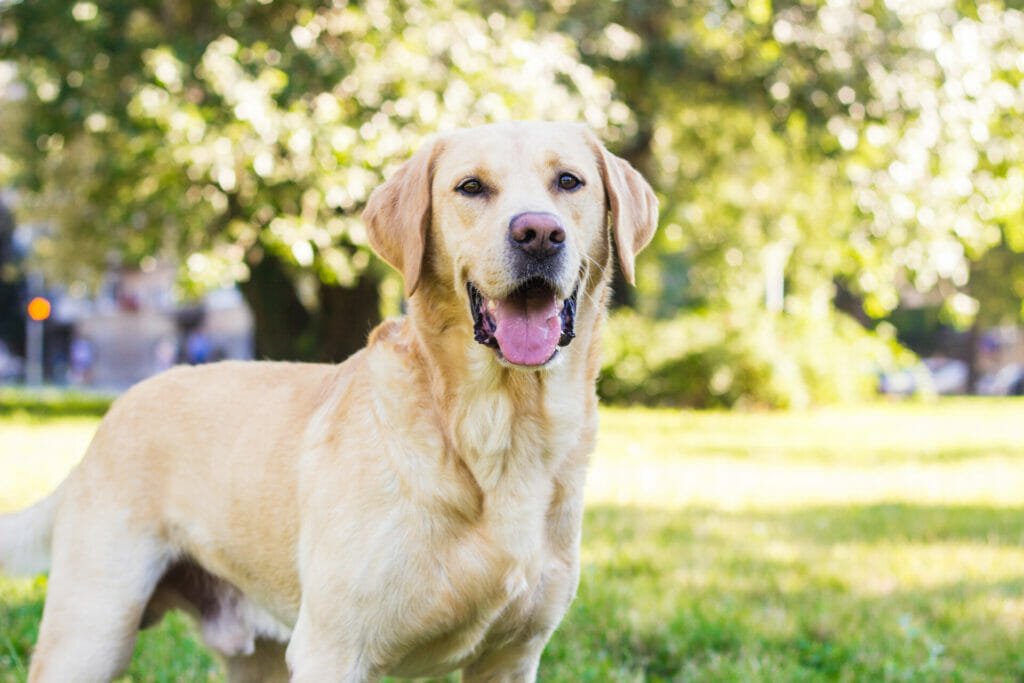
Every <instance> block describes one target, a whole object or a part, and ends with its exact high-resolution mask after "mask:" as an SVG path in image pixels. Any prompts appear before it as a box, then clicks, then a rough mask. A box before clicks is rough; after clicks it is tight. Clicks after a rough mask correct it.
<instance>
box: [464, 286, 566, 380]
mask: <svg viewBox="0 0 1024 683" xmlns="http://www.w3.org/2000/svg"><path fill="white" fill-rule="evenodd" d="M466 289H467V290H468V291H469V304H470V309H471V310H472V313H473V335H474V338H475V339H476V341H478V342H480V343H481V344H483V345H484V346H489V347H491V348H492V349H497V350H498V352H499V353H500V354H501V355H502V356H503V357H504V358H505V360H507V361H508V362H509V363H514V364H515V365H531V366H537V365H543V364H545V363H547V362H548V361H549V360H551V359H552V358H553V357H554V355H555V353H556V352H557V351H558V347H559V346H568V345H569V342H571V341H572V340H573V338H574V337H575V336H576V334H575V332H574V331H573V326H574V325H575V322H576V297H577V294H578V293H579V285H577V286H576V289H575V290H574V291H573V293H572V295H571V296H570V297H569V298H568V299H562V300H559V299H558V295H557V294H556V293H555V290H554V288H552V287H551V285H550V284H548V283H547V282H545V281H544V280H542V279H541V278H533V279H530V280H527V281H526V282H524V283H522V284H521V285H520V286H519V287H517V288H516V290H515V291H514V292H512V293H511V294H510V295H508V296H507V297H505V298H504V299H488V298H487V297H485V296H484V295H483V294H481V293H480V290H478V289H477V288H476V287H475V286H473V283H472V282H467V283H466Z"/></svg>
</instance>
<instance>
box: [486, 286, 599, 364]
mask: <svg viewBox="0 0 1024 683" xmlns="http://www.w3.org/2000/svg"><path fill="white" fill-rule="evenodd" d="M534 287H543V288H545V289H548V290H550V291H551V292H552V293H554V292H556V291H557V288H556V287H555V286H554V285H553V284H552V283H551V282H549V281H548V280H547V279H546V278H540V277H532V278H527V279H525V280H523V281H521V282H519V284H518V285H516V287H515V288H513V289H512V291H510V292H509V293H508V295H507V296H512V295H513V294H515V293H516V292H521V291H523V290H525V289H531V288H534ZM579 291H580V285H579V282H577V283H576V287H575V288H573V291H572V294H570V295H569V296H568V298H566V299H563V300H562V310H561V312H560V313H559V317H560V318H561V322H562V333H561V336H559V338H558V345H559V346H568V345H569V344H570V343H572V340H573V339H575V338H576V331H575V324H576V304H577V300H578V297H579ZM466 292H467V294H468V295H469V308H470V313H471V314H472V317H473V339H474V340H475V341H476V342H477V343H479V344H483V345H484V346H486V347H488V348H492V349H494V350H495V351H496V352H497V353H498V354H499V355H500V354H501V349H500V348H499V346H498V339H497V338H496V337H495V336H494V333H495V331H496V328H497V324H496V323H495V321H494V318H493V317H491V314H490V312H488V310H487V302H486V299H485V298H484V295H483V294H482V293H481V292H480V290H479V289H477V287H476V286H475V285H474V284H473V283H472V281H469V280H467V281H466ZM557 353H558V350H557V349H556V350H555V354H557ZM552 358H554V355H552ZM549 360H550V359H549Z"/></svg>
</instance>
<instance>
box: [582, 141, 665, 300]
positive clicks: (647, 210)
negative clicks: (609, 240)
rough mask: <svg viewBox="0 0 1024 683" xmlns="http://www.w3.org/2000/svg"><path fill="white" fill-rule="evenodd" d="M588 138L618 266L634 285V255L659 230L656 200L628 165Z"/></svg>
mask: <svg viewBox="0 0 1024 683" xmlns="http://www.w3.org/2000/svg"><path fill="white" fill-rule="evenodd" d="M590 137H591V146H592V147H594V148H595V150H596V154H597V159H598V162H599V163H600V165H601V177H602V179H603V180H604V192H605V197H606V198H607V200H608V210H609V211H610V212H611V216H612V232H613V234H614V235H615V250H616V251H617V252H618V253H619V266H620V267H621V268H622V274H623V275H624V276H625V278H626V281H627V282H628V283H629V284H635V282H636V275H635V269H634V262H635V260H636V255H637V254H639V253H640V250H641V249H643V248H644V247H646V246H647V244H648V242H650V241H651V238H652V237H654V230H655V228H657V227H658V198H657V197H656V196H655V195H654V190H652V189H651V186H650V185H649V184H648V182H647V181H646V180H644V177H643V176H642V175H640V173H639V172H638V171H637V170H636V169H635V168H633V167H632V166H630V164H629V162H628V161H626V160H625V159H621V158H619V157H617V156H615V155H614V154H612V153H611V152H609V151H608V150H607V149H605V148H604V145H602V144H601V143H600V142H599V141H598V140H597V139H596V138H595V137H593V135H592V134H591V136H590Z"/></svg>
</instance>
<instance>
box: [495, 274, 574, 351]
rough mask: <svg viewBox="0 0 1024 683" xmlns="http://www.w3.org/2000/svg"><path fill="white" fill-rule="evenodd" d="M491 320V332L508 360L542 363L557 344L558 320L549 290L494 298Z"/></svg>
mask: <svg viewBox="0 0 1024 683" xmlns="http://www.w3.org/2000/svg"><path fill="white" fill-rule="evenodd" d="M494 320H495V322H496V323H497V329H496V330H495V331H494V336H495V338H496V339H497V340H498V346H499V347H501V353H502V355H503V356H505V359H506V360H507V361H509V362H510V363H515V364H516V365H543V364H544V363H546V362H547V361H548V359H550V358H551V356H553V355H554V353H555V349H557V348H558V338H559V336H560V335H561V332H562V323H561V320H560V319H559V317H558V307H557V300H556V299H555V297H554V295H552V294H550V293H547V294H545V293H543V292H536V293H526V294H513V295H512V296H510V297H508V298H507V299H504V300H502V301H499V302H498V306H497V308H496V310H495V311H494Z"/></svg>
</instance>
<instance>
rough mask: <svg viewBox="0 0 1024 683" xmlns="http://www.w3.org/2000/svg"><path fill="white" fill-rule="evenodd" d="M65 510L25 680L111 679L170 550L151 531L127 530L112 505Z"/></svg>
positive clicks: (125, 657) (127, 656)
mask: <svg viewBox="0 0 1024 683" xmlns="http://www.w3.org/2000/svg"><path fill="white" fill-rule="evenodd" d="M97 507H98V508H99V509H97ZM63 512H65V514H61V513H58V517H57V523H56V526H55V527H54V544H53V556H52V564H51V570H50V580H49V586H48V590H47V597H46V606H45V607H44V608H43V620H42V623H41V624H40V628H39V640H38V642H37V644H36V650H35V653H34V655H33V657H32V663H31V667H30V669H29V681H30V683H44V682H45V683H51V682H52V683H57V682H60V683H69V682H82V683H85V682H87V681H88V682H93V681H95V682H103V681H109V680H111V679H112V678H114V677H115V676H117V675H118V674H119V673H120V672H121V671H123V670H124V668H125V667H126V666H127V665H128V662H129V661H130V660H131V656H132V651H133V649H134V647H135V637H136V634H137V633H138V630H139V625H140V621H141V618H142V614H143V610H144V609H145V606H146V603H147V602H148V600H149V596H150V594H151V593H152V592H153V588H154V586H155V585H156V583H157V581H159V579H160V577H161V576H162V574H163V572H164V570H165V569H166V567H167V565H168V562H169V560H170V557H169V551H168V549H167V547H166V544H164V543H163V542H162V541H161V540H160V539H158V538H157V537H156V535H155V534H151V533H147V532H145V531H141V530H139V529H137V528H132V525H130V524H129V523H127V522H126V519H125V511H124V510H123V509H118V508H117V506H116V504H100V505H98V506H93V507H92V508H82V507H77V508H74V509H72V510H68V509H65V510H64V511H63Z"/></svg>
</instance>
